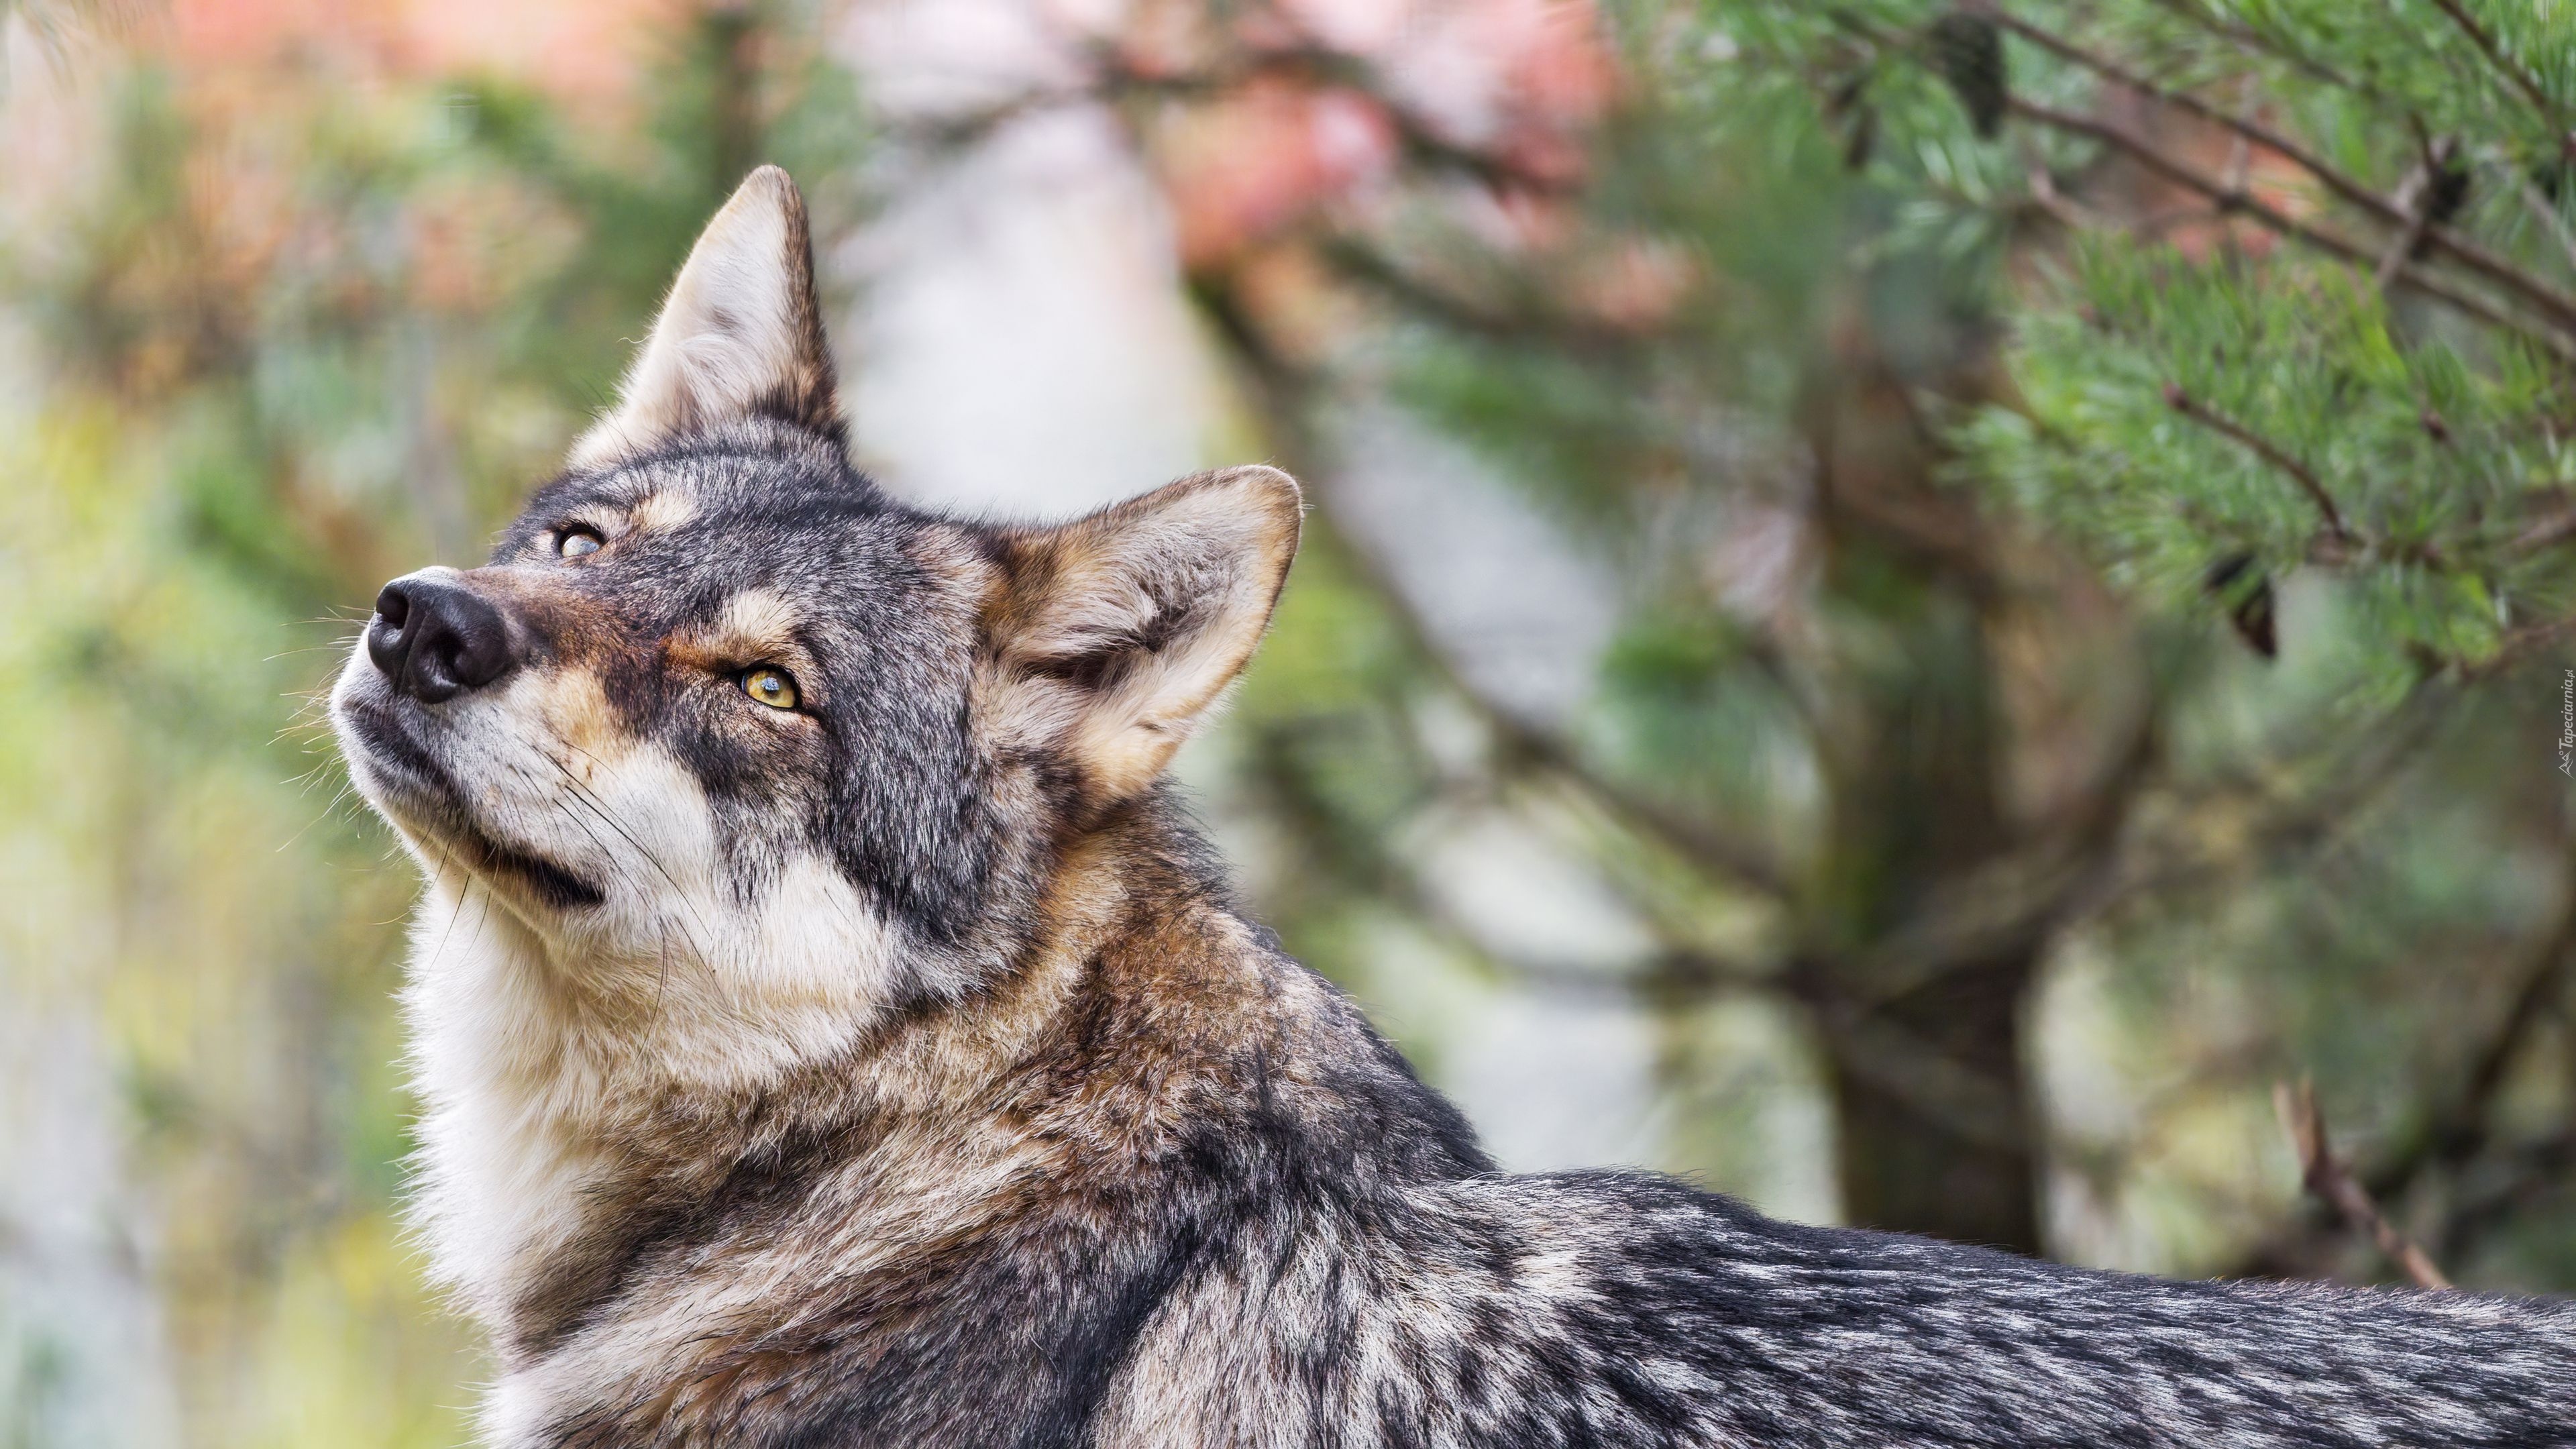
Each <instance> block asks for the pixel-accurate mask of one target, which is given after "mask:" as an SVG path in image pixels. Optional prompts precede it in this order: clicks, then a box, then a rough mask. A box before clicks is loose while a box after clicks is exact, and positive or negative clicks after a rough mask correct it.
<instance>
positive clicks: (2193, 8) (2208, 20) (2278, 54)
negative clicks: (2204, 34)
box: [2154, 0, 2385, 101]
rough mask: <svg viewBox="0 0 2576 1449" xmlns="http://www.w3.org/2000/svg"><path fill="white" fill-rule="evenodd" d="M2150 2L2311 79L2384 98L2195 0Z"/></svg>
mask: <svg viewBox="0 0 2576 1449" xmlns="http://www.w3.org/2000/svg"><path fill="white" fill-rule="evenodd" d="M2154 4H2155V5H2156V8H2158V9H2160V10H2165V11H2168V12H2170V13H2172V14H2175V15H2179V16H2181V17H2182V18H2183V20H2184V21H2186V22H2187V23H2189V24H2192V25H2196V26H2199V27H2200V28H2201V29H2203V30H2206V31H2208V32H2209V33H2210V34H2212V35H2215V36H2217V37H2218V38H2220V39H2221V40H2232V41H2234V42H2236V43H2237V44H2238V45H2241V46H2244V47H2245V48H2246V49H2248V50H2253V51H2259V52H2261V53H2262V54H2264V55H2268V56H2270V57H2272V58H2273V59H2274V60H2277V61H2279V62H2281V63H2282V64H2283V65H2286V66H2289V67H2290V68H2291V69H2293V70H2297V71H2301V72H2303V73H2305V74H2306V75H2307V76H2308V78H2309V79H2311V80H2320V81H2324V82H2325V83H2326V84H2327V85H2330V86H2333V87H2335V88H2337V89H2339V90H2347V91H2350V92H2352V93H2353V94H2354V95H2357V96H2361V97H2363V98H2365V99H2368V100H2374V101H2377V100H2383V99H2385V97H2383V96H2382V95H2381V94H2380V93H2379V91H2378V90H2376V89H2375V88H2373V87H2371V86H2369V85H2366V84H2364V83H2363V82H2361V81H2357V80H2354V79H2353V78H2352V77H2351V76H2348V75H2345V74H2344V73H2343V72H2342V71H2339V70H2336V69H2335V68H2334V67H2333V66H2330V65H2328V64H2326V63H2325V62H2324V61H2321V60H2318V59H2316V58H2315V57H2313V56H2308V55H2303V54H2300V53H2299V52H2297V51H2294V50H2291V49H2288V48H2287V47H2285V46H2283V45H2282V44H2281V43H2280V42H2279V41H2277V40H2274V39H2273V38H2272V37H2270V36H2268V35H2265V34H2264V33H2262V32H2261V31H2259V30H2256V29H2254V28H2253V27H2252V26H2250V25H2242V24H2238V23H2236V22H2234V21H2230V20H2227V19H2225V18H2224V17H2221V16H2217V15H2212V14H2210V13H2209V12H2208V11H2207V10H2204V9H2202V8H2201V7H2200V5H2199V3H2198V0H2154Z"/></svg>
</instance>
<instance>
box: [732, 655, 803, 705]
mask: <svg viewBox="0 0 2576 1449" xmlns="http://www.w3.org/2000/svg"><path fill="white" fill-rule="evenodd" d="M742 692H743V693H745V694H747V695H750V696H751V697H752V698H754V699H756V700H759V701H760V702H761V703H762V704H765V705H768V706H769V707H770V708H771V709H794V708H795V707H796V676H794V675H792V674H789V673H788V672H787V671H786V670H784V669H772V668H770V667H768V666H766V665H763V666H762V667H760V668H758V669H753V670H747V671H745V672H744V674H743V676H742Z"/></svg>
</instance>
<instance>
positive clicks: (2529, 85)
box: [2433, 0, 2558, 127]
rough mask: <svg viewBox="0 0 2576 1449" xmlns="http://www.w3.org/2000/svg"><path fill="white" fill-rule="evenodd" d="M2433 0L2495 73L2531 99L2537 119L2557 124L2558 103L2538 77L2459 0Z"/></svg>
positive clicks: (2553, 124)
mask: <svg viewBox="0 0 2576 1449" xmlns="http://www.w3.org/2000/svg"><path fill="white" fill-rule="evenodd" d="M2433 4H2434V5H2435V6H2437V7H2439V8H2440V10H2441V12H2442V13H2443V14H2445V15H2448V16H2449V17H2451V23H2452V24H2453V25H2456V26H2458V27H2459V28H2460V31H2461V33H2462V34H2464V35H2466V36H2468V37H2469V41H2470V43H2471V44H2473V45H2475V46H2476V47H2477V48H2478V52H2479V53H2480V54H2482V55H2484V56H2485V57H2486V58H2487V64H2489V65H2491V66H2494V67H2495V68H2496V71H2497V73H2498V74H2500V75H2502V76H2503V77H2504V78H2505V79H2507V80H2509V81H2511V82H2513V87H2514V89H2515V90H2518V91H2520V92H2522V94H2523V96H2524V97H2525V98H2526V99H2528V100H2529V101H2530V102H2531V106H2532V109H2533V110H2536V111H2538V112H2540V119H2542V120H2543V121H2546V122H2548V123H2549V124H2550V125H2551V126H2553V127H2554V126H2556V125H2557V124H2558V104H2557V103H2556V102H2555V101H2552V100H2551V99H2550V98H2549V92H2547V91H2545V90H2543V89H2541V86H2540V77H2538V76H2536V75H2533V74H2532V73H2531V72H2530V71H2529V70H2528V69H2526V68H2524V66H2523V64H2522V63H2521V62H2520V61H2517V60H2515V59H2514V58H2513V57H2512V56H2509V55H2507V54H2505V53H2504V48H2503V47H2502V46H2500V45H2497V44H2496V39H2495V36H2493V35H2492V34H2490V33H2488V31H2487V28H2486V27H2485V26H2483V25H2480V24H2479V23H2478V19H2477V17H2476V16H2474V15H2471V14H2470V13H2469V12H2468V11H2467V10H2466V9H2465V8H2463V7H2462V6H2461V4H2460V0H2433Z"/></svg>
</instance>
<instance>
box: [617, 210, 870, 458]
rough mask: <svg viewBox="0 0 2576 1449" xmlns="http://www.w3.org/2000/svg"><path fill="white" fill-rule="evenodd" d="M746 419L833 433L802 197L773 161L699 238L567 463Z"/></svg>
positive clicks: (836, 417)
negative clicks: (611, 399)
mask: <svg viewBox="0 0 2576 1449" xmlns="http://www.w3.org/2000/svg"><path fill="white" fill-rule="evenodd" d="M751 417H770V418H777V419H779V420H781V421H784V422H790V423H795V424H797V425H798V426H800V427H805V428H810V429H812V430H814V431H816V432H818V433H822V434H824V435H826V436H828V437H834V438H837V437H838V436H839V435H840V429H841V413H840V401H839V395H838V392H837V390H836V388H835V387H834V384H833V380H832V352H831V348H830V347H829V346H828V345H827V344H826V343H825V342H824V340H823V314H822V308H821V306H820V304H819V303H818V302H817V301H816V298H815V294H814V248H813V242H812V240H811V239H810V238H809V237H808V235H807V234H806V228H805V198H804V197H803V196H802V195H800V194H798V192H797V190H796V183H795V182H794V181H791V180H789V179H788V176H787V173H786V172H784V171H781V170H779V169H778V168H777V167H775V166H763V167H761V168H760V169H759V170H757V171H754V172H752V173H751V175H750V176H749V177H748V178H746V179H745V180H744V181H743V183H742V186H741V187H740V188H739V189H737V190H736V191H735V192H734V194H733V199H732V200H731V201H728V202H726V203H725V204H724V209H723V210H721V211H719V212H717V213H716V214H715V219H714V220H712V221H710V222H708V223H707V229H706V230H705V231H703V232H701V233H699V234H698V243H697V245H696V246H695V247H693V248H691V249H690V251H689V259H688V261H687V262H686V263H684V264H683V265H682V266H681V268H680V276H679V279H678V280H677V281H675V282H673V283H672V284H671V295H670V296H669V297H668V298H667V299H666V300H664V302H663V303H662V315H661V316H660V317H658V318H656V319H655V320H654V323H653V335H652V336H651V337H649V338H647V339H645V342H644V347H643V350H641V351H640V352H638V353H636V355H635V363H634V366H633V367H631V368H629V369H628V370H627V373H626V381H625V384H624V385H623V386H622V387H621V388H620V389H619V398H618V403H617V406H616V407H615V408H614V409H612V410H611V411H609V412H608V413H607V414H606V415H605V416H603V417H601V418H600V420H599V421H598V422H597V423H594V424H593V425H592V426H591V429H590V431H589V432H587V433H584V434H582V437H581V441H580V442H578V443H575V444H574V445H573V449H572V459H571V463H572V466H573V467H575V468H593V467H598V466H600V465H602V464H605V463H609V462H612V461H614V460H615V459H617V458H619V457H621V456H625V455H629V454H633V453H640V452H644V451H647V450H649V449H651V448H654V447H657V446H659V445H661V444H663V443H666V442H668V441H670V440H672V439H674V438H677V437H682V436H685V435H687V434H689V433H695V432H703V431H705V430H706V429H708V428H711V427H715V426H718V425H720V424H723V423H728V422H735V421H739V420H741V419H744V418H751Z"/></svg>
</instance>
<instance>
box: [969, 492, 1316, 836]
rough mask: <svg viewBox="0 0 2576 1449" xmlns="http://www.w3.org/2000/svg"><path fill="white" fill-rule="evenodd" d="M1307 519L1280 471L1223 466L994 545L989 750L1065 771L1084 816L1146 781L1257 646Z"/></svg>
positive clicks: (1021, 531) (1009, 534)
mask: <svg viewBox="0 0 2576 1449" xmlns="http://www.w3.org/2000/svg"><path fill="white" fill-rule="evenodd" d="M1303 513H1304V505H1303V503H1302V501H1301V499H1300V496H1299V494H1298V491H1297V482H1296V480H1295V479H1293V478H1290V477H1289V476H1288V475H1287V474H1285V473H1282V472H1280V471H1279V470H1278V469H1276V468H1263V467H1250V468H1228V469H1225V470H1224V471H1222V472H1216V473H1201V474H1199V475H1198V476H1196V477H1193V478H1184V479H1182V480H1181V481H1180V482H1178V483H1173V484H1170V485H1168V486H1166V487H1163V488H1158V489H1156V490H1155V491H1153V492H1151V493H1148V494H1146V495H1145V496H1144V497H1142V498H1134V499H1130V500H1128V501H1127V502H1125V503H1121V504H1117V505H1115V506H1113V507H1110V508H1105V509H1102V510H1101V511H1100V512H1098V513H1095V514H1092V515H1091V516H1090V517H1088V518H1079V519H1076V520H1074V521H1073V522H1071V523H1067V524H1063V525H1060V526H1058V527H1054V528H1031V529H1014V530H1011V531H1009V532H1006V533H1004V534H1002V535H1000V536H999V539H998V543H999V545H1000V555H1001V562H1002V567H1003V570H1004V578H1003V580H1002V583H1001V586H1000V589H999V592H998V594H997V595H996V597H995V598H994V599H993V601H992V602H991V604H990V606H989V607H988V609H987V611H986V620H985V629H986V637H987V638H988V640H989V641H990V645H991V649H992V654H993V670H994V673H993V676H992V678H991V679H990V680H989V681H988V684H989V687H988V689H987V691H986V694H985V704H986V711H987V718H988V720H989V721H990V723H991V727H992V728H993V729H994V730H995V731H996V732H997V734H998V736H999V738H1000V742H1001V743H1002V744H1003V745H1005V746H1006V747H1008V748H1013V749H1020V750H1033V751H1038V752H1042V753H1046V754H1050V755H1054V756H1056V757H1057V758H1061V759H1066V760H1067V761H1069V762H1070V763H1071V764H1072V765H1073V766H1074V767H1075V769H1076V771H1077V773H1078V775H1079V777H1080V782H1081V789H1082V793H1083V795H1084V797H1085V800H1086V803H1087V804H1088V805H1090V806H1091V807H1093V808H1098V807H1102V806H1106V805H1110V804H1114V803H1116V802H1117V801H1119V800H1121V799H1124V798H1126V797H1127V796H1130V795H1133V794H1135V793H1136V792H1137V791H1139V790H1142V789H1144V788H1145V787H1146V786H1147V785H1150V784H1152V783H1153V781H1154V777H1155V776H1157V775H1159V774H1161V773H1162V770H1163V766H1164V765H1165V764H1167V763H1169V762H1170V760H1171V758H1172V752H1173V751H1174V750H1177V749H1179V748H1180V746H1181V742H1182V741H1183V740H1186V739H1188V738H1189V735H1190V732H1191V730H1192V729H1194V728H1195V727H1196V726H1197V725H1198V723H1199V722H1200V721H1201V720H1202V719H1204V718H1206V717H1207V716H1208V714H1209V713H1210V712H1211V710H1212V707H1213V706H1214V705H1215V703H1216V701H1217V698H1218V697H1219V696H1220V695H1222V694H1223V693H1224V692H1225V687H1226V686H1227V685H1228V684H1231V683H1232V682H1233V681H1234V677H1235V675H1236V674H1238V673H1240V672H1241V671H1242V669H1243V666H1244V664H1245V662H1246V661H1248V660H1250V659H1251V658H1252V650H1253V646H1254V645H1256V644H1258V643H1260V642H1261V634H1262V631H1263V630H1264V629H1266V628H1268V627H1269V625H1270V612H1271V610H1272V609H1273V608H1274V607H1276V606H1277V604H1278V602H1279V590H1280V586H1281V585H1283V584H1285V583H1286V582H1287V580H1288V565H1289V562H1290V561H1291V560H1292V559H1294V558H1295V557H1296V556H1297V533H1298V527H1299V523H1300V521H1301V519H1302V516H1303Z"/></svg>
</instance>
